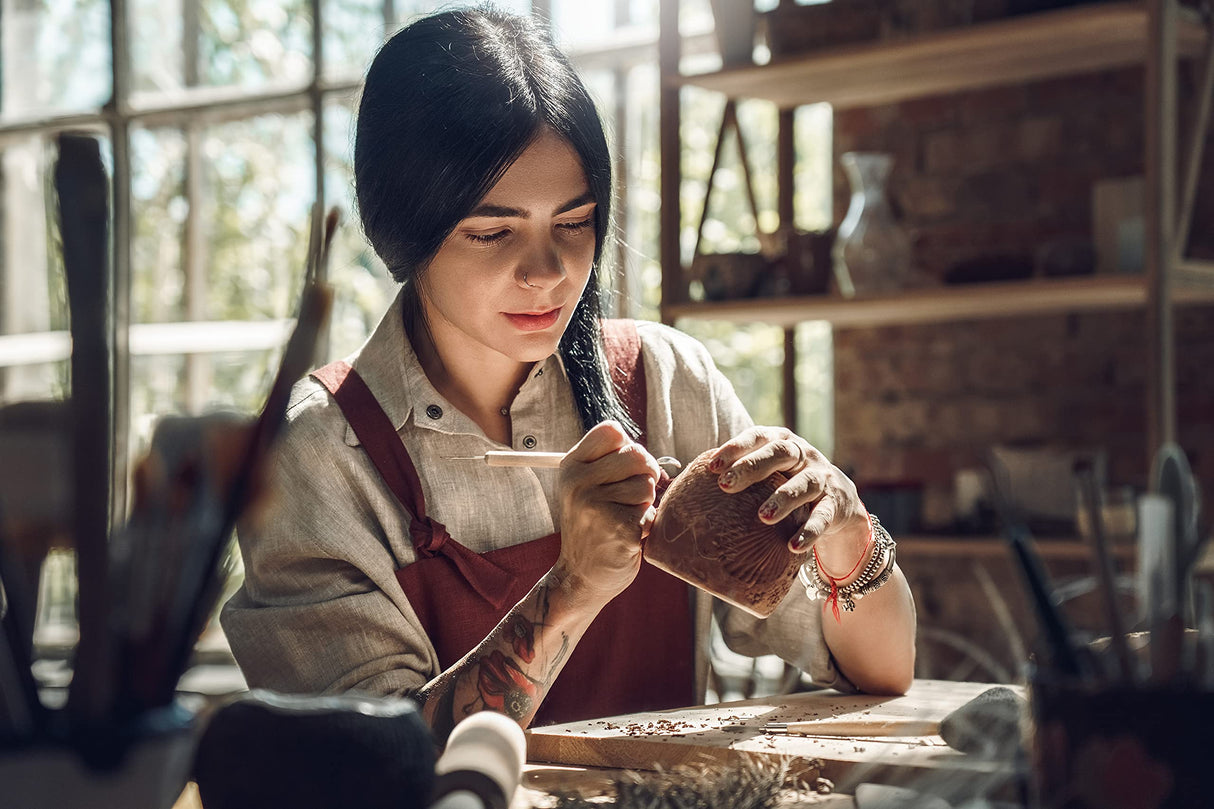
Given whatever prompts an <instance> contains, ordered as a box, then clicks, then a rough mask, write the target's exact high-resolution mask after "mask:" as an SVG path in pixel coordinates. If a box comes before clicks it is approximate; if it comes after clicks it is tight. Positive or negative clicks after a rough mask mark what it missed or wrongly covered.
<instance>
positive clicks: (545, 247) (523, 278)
mask: <svg viewBox="0 0 1214 809" xmlns="http://www.w3.org/2000/svg"><path fill="white" fill-rule="evenodd" d="M515 274H516V278H517V280H518V284H519V286H524V287H530V288H532V289H536V288H543V289H551V288H552V287H554V286H556V285H557V284H559V283H560V282H561V281H562V280H564V278H565V275H566V273H565V263H564V261H563V260H562V257H561V251H560V248H559V247H558V246H557V245H555V244H552V243H551V242H547V241H545V242H544V243H542V244H538V245H536V246H535V247H534V248H533V249H532V250H530V251H529V252H528V253H527V255H526V256H525V257H524V260H523V261H521V262H519V266H518V269H517V271H516V273H515Z"/></svg>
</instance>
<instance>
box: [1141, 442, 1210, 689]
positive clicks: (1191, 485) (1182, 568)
mask: <svg viewBox="0 0 1214 809" xmlns="http://www.w3.org/2000/svg"><path fill="white" fill-rule="evenodd" d="M1151 490H1152V492H1153V493H1155V494H1156V495H1158V496H1160V497H1162V498H1163V499H1164V500H1165V501H1166V502H1167V503H1169V504H1170V506H1171V513H1172V520H1171V524H1170V526H1169V528H1170V531H1168V532H1166V533H1165V534H1164V535H1163V536H1162V537H1160V538H1159V539H1160V541H1162V542H1164V543H1166V545H1167V550H1166V552H1164V553H1161V554H1155V555H1154V558H1155V559H1156V560H1157V561H1161V562H1162V565H1161V568H1162V569H1158V568H1157V569H1156V570H1155V571H1152V572H1153V574H1154V575H1156V576H1159V577H1162V581H1163V587H1164V594H1165V595H1166V597H1165V598H1162V599H1159V602H1160V603H1161V609H1160V610H1159V611H1158V612H1157V613H1156V614H1155V615H1154V616H1152V621H1151V624H1150V627H1151V663H1152V675H1151V676H1152V679H1154V680H1156V681H1166V680H1171V679H1173V678H1175V677H1176V676H1177V675H1178V674H1180V673H1181V671H1182V670H1191V668H1192V661H1191V660H1187V659H1186V658H1191V657H1194V656H1195V654H1196V650H1193V652H1192V654H1186V651H1185V648H1184V644H1183V637H1184V616H1185V615H1186V614H1191V613H1192V608H1191V604H1190V581H1189V579H1190V575H1189V574H1190V571H1191V570H1192V567H1193V564H1194V563H1195V562H1196V561H1197V554H1198V551H1199V549H1200V542H1199V537H1198V531H1197V517H1198V503H1197V482H1196V480H1195V478H1194V477H1193V472H1192V470H1191V469H1190V468H1189V461H1188V458H1187V457H1185V454H1184V450H1182V449H1181V448H1180V447H1179V446H1177V445H1176V444H1172V443H1168V444H1164V445H1163V446H1161V447H1160V448H1159V451H1158V452H1157V453H1156V455H1155V460H1154V463H1153V464H1152V466H1151ZM1151 539H1152V540H1154V539H1155V537H1151Z"/></svg>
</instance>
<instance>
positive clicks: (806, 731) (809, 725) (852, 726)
mask: <svg viewBox="0 0 1214 809" xmlns="http://www.w3.org/2000/svg"><path fill="white" fill-rule="evenodd" d="M763 729H764V730H766V731H768V732H769V733H787V734H790V735H795V736H939V735H940V723H939V722H933V721H929V720H926V719H890V720H888V721H885V722H866V721H864V720H862V719H819V720H816V721H809V722H768V723H767V724H766V725H765V726H764V727H763Z"/></svg>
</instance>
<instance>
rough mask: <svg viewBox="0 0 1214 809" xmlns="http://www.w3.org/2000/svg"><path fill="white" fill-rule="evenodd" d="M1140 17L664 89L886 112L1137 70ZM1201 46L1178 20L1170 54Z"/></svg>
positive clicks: (886, 45) (1016, 25)
mask: <svg viewBox="0 0 1214 809" xmlns="http://www.w3.org/2000/svg"><path fill="white" fill-rule="evenodd" d="M1148 17H1149V14H1148V10H1147V4H1146V3H1145V2H1115V3H1097V4H1093V5H1088V6H1080V7H1077V8H1066V9H1059V10H1056V11H1046V12H1039V13H1036V14H1028V15H1024V16H1021V17H1013V18H1010V19H1006V20H997V21H994V22H989V23H980V24H976V25H971V26H966V27H964V28H955V29H950V30H946V31H940V32H937V33H931V34H925V35H922V36H916V37H913V38H907V39H894V40H881V41H878V42H870V43H864V44H860V45H848V46H841V47H838V48H830V49H824V50H818V51H814V52H812V53H807V54H805V55H803V56H802V55H797V56H792V57H787V58H784V59H780V60H773V61H772V62H770V63H769V64H766V65H754V66H746V67H739V68H730V69H726V70H721V71H718V72H715V73H701V74H694V75H684V76H680V77H676V78H675V79H674V81H675V82H676V83H678V84H691V85H695V86H697V87H704V88H707V89H709V90H715V91H717V92H720V93H724V94H725V95H727V96H730V97H731V98H762V99H767V100H769V101H774V102H775V103H776V104H778V105H780V106H781V107H794V106H797V105H800V104H811V103H817V102H823V101H826V102H830V103H831V104H833V105H834V106H835V107H836V108H846V107H858V106H868V105H873V104H887V103H891V102H895V101H904V100H907V99H911V98H918V97H922V96H929V95H937V94H941V93H950V92H956V91H958V90H973V89H977V88H982V87H993V86H997V85H1001V84H1014V83H1017V82H1026V81H1033V80H1036V79H1045V78H1052V77H1058V76H1067V75H1074V74H1079V73H1089V72H1095V71H1099V70H1106V69H1109V68H1117V67H1123V66H1126V65H1131V64H1141V63H1142V62H1143V60H1144V59H1145V58H1146V56H1147V43H1148V36H1147V24H1148ZM1205 37H1206V35H1205V29H1204V28H1203V27H1202V26H1201V25H1200V23H1198V22H1197V21H1196V20H1195V19H1192V18H1190V17H1189V16H1187V15H1186V16H1185V17H1184V18H1183V22H1182V24H1181V26H1180V36H1179V49H1180V53H1181V54H1182V55H1184V56H1197V55H1199V54H1200V53H1201V49H1202V46H1203V44H1204V42H1205Z"/></svg>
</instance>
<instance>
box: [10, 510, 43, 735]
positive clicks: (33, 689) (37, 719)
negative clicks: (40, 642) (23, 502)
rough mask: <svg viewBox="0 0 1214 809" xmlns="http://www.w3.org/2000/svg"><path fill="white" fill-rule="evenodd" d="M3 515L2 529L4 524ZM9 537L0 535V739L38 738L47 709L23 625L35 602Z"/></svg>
mask: <svg viewBox="0 0 1214 809" xmlns="http://www.w3.org/2000/svg"><path fill="white" fill-rule="evenodd" d="M3 522H4V521H3V515H0V526H2V525H3ZM8 542H9V541H8V538H7V536H6V535H4V534H3V533H0V590H3V601H0V737H4V736H5V735H7V736H8V737H9V738H15V739H21V738H28V737H30V736H33V735H35V734H36V733H37V732H38V731H39V729H40V728H41V727H42V726H43V725H44V724H45V713H46V711H45V709H44V708H43V706H42V701H41V700H40V699H39V697H38V684H37V682H36V681H35V680H34V674H33V671H32V670H31V668H30V664H31V662H32V661H31V658H30V655H31V651H30V649H31V645H32V644H31V643H30V639H29V638H28V637H26V634H25V631H24V630H23V629H22V627H23V626H29V625H30V624H26V623H24V622H25V621H26V620H28V618H29V616H28V615H27V614H26V611H27V610H29V609H31V608H32V606H33V603H34V602H33V600H32V599H30V598H29V597H28V595H27V594H26V593H25V582H24V580H23V579H22V577H21V576H20V575H18V573H19V571H17V570H16V565H13V564H12V563H11V557H10V556H9V552H8V548H9V547H10V546H9V544H8Z"/></svg>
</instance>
